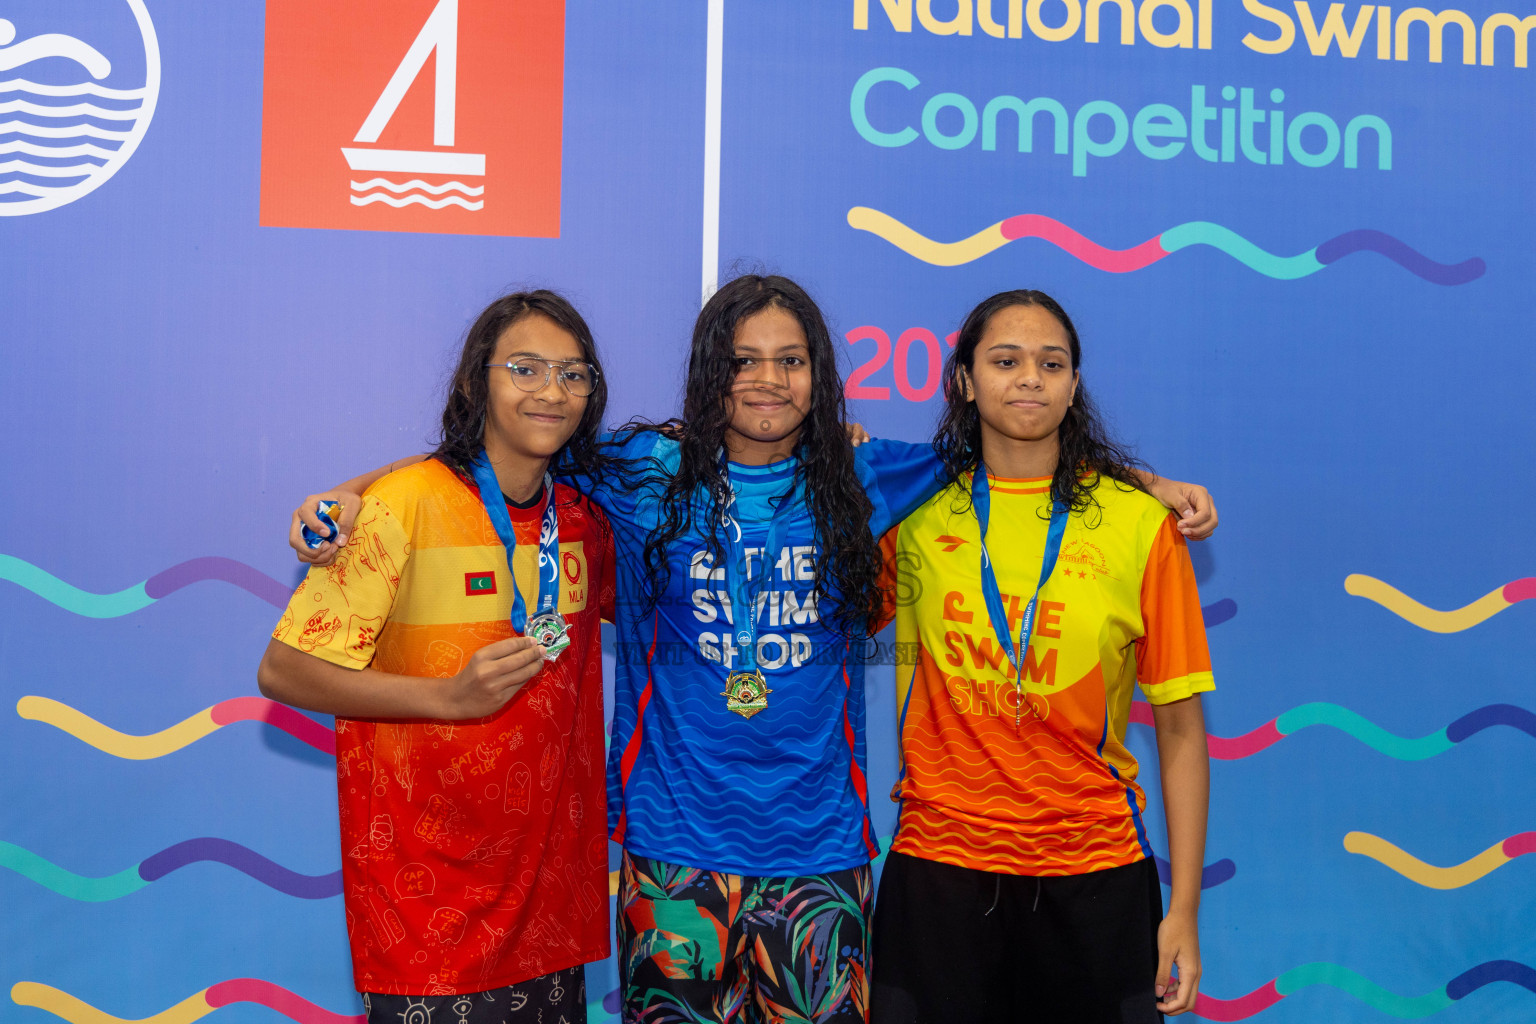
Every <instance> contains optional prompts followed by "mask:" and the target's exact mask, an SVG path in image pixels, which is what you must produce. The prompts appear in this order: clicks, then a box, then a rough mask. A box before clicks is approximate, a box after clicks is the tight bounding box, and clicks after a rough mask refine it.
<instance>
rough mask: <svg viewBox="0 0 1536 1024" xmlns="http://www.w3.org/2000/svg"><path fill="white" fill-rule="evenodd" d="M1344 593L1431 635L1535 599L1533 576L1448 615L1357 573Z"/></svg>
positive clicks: (1481, 620) (1475, 622)
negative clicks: (1364, 600) (1378, 606)
mask: <svg viewBox="0 0 1536 1024" xmlns="http://www.w3.org/2000/svg"><path fill="white" fill-rule="evenodd" d="M1344 591H1345V593H1348V594H1353V595H1354V596H1355V597H1363V598H1365V599H1366V600H1367V601H1375V602H1376V603H1377V604H1379V605H1381V606H1382V607H1383V608H1385V609H1386V610H1387V611H1389V612H1391V613H1392V614H1393V615H1396V616H1397V617H1398V618H1400V619H1407V620H1408V621H1409V622H1411V623H1413V624H1414V625H1415V626H1418V627H1419V628H1420V629H1427V630H1429V631H1430V632H1431V633H1460V632H1461V631H1462V630H1464V629H1471V628H1472V627H1473V626H1477V625H1480V624H1482V623H1484V622H1487V621H1488V620H1489V619H1491V618H1493V617H1494V616H1495V615H1497V614H1499V612H1501V611H1503V610H1504V609H1506V608H1508V607H1510V606H1511V605H1515V604H1518V603H1520V602H1521V601H1529V600H1530V599H1531V598H1536V576H1527V577H1525V578H1524V579H1519V580H1512V581H1510V582H1509V583H1506V584H1504V585H1503V586H1502V587H1499V588H1498V589H1497V590H1493V591H1490V592H1489V593H1487V594H1484V595H1483V596H1482V597H1480V598H1478V599H1477V600H1476V601H1473V602H1472V603H1471V604H1469V605H1464V606H1462V607H1460V608H1456V609H1453V610H1451V611H1448V612H1442V611H1438V610H1436V609H1434V608H1430V607H1429V606H1427V605H1422V604H1420V603H1419V602H1417V601H1415V600H1414V599H1413V598H1411V597H1409V596H1408V595H1407V594H1405V593H1403V592H1402V591H1401V590H1398V589H1397V588H1396V587H1394V586H1392V585H1391V584H1389V583H1383V582H1382V581H1381V580H1378V579H1376V578H1375V577H1374V576H1363V575H1361V574H1360V573H1351V574H1350V575H1348V576H1346V577H1344Z"/></svg>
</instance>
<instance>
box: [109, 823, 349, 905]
mask: <svg viewBox="0 0 1536 1024" xmlns="http://www.w3.org/2000/svg"><path fill="white" fill-rule="evenodd" d="M205 860H211V861H216V862H218V863H220V864H227V865H229V866H230V867H232V868H234V869H235V870H236V871H243V872H245V873H246V874H247V875H250V876H251V877H252V878H254V879H256V881H258V882H260V883H261V884H262V885H265V886H268V887H270V888H273V889H276V890H277V891H278V892H281V893H286V894H287V895H289V896H297V897H298V898H299V899H301V900H323V899H327V898H329V897H331V896H339V895H341V872H340V871H339V870H337V871H332V872H331V873H330V874H328V875H301V874H299V873H298V872H297V871H290V870H288V869H287V868H285V867H283V866H282V865H281V864H278V863H275V862H274V861H270V860H267V858H265V857H263V856H262V855H261V854H259V853H257V852H256V851H255V850H250V849H247V848H246V847H244V846H241V845H240V844H239V843H235V842H231V841H229V840H228V839H213V838H203V839H188V840H187V841H186V842H184V843H177V844H176V845H175V846H172V847H170V848H169V849H165V850H161V851H160V852H159V853H157V854H155V855H154V856H153V857H147V858H145V860H144V862H143V863H142V864H140V865H139V877H140V878H142V879H144V880H145V881H146V882H153V881H155V880H156V879H159V878H164V877H165V876H166V875H168V874H170V873H171V872H172V871H175V870H176V869H177V868H184V867H186V866H187V865H188V864H196V863H197V862H199V861H205Z"/></svg>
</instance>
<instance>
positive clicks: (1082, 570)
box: [1061, 540, 1115, 580]
mask: <svg viewBox="0 0 1536 1024" xmlns="http://www.w3.org/2000/svg"><path fill="white" fill-rule="evenodd" d="M1061 571H1062V572H1063V573H1065V574H1066V577H1067V579H1069V580H1070V579H1079V580H1089V579H1092V580H1096V579H1098V578H1099V577H1100V576H1102V577H1104V578H1105V579H1111V580H1112V579H1114V578H1115V577H1113V576H1111V575H1110V574H1109V560H1108V559H1106V558H1105V557H1104V552H1103V551H1102V550H1100V549H1099V546H1098V545H1096V544H1090V543H1088V542H1087V541H1085V540H1075V541H1073V542H1072V543H1070V544H1068V545H1067V546H1066V547H1064V548H1062V550H1061Z"/></svg>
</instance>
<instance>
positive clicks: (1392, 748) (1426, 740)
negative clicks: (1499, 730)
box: [1275, 701, 1455, 761]
mask: <svg viewBox="0 0 1536 1024" xmlns="http://www.w3.org/2000/svg"><path fill="white" fill-rule="evenodd" d="M1309 725H1328V726H1332V727H1333V728H1335V729H1338V730H1339V731H1340V732H1343V733H1347V734H1348V735H1350V736H1353V737H1354V738H1355V739H1357V740H1359V741H1360V742H1361V743H1364V744H1365V745H1366V746H1368V747H1370V748H1372V749H1373V750H1375V751H1377V752H1378V753H1382V754H1386V755H1387V756H1388V757H1395V758H1397V759H1398V760H1399V761H1422V760H1424V759H1425V758H1427V757H1434V756H1435V755H1436V754H1443V753H1445V752H1446V751H1447V750H1450V749H1451V748H1452V747H1453V746H1455V744H1454V743H1452V742H1451V740H1450V738H1449V737H1447V736H1446V734H1445V730H1444V729H1441V730H1440V731H1439V732H1435V733H1430V734H1429V735H1428V736H1420V737H1419V738H1417V739H1409V738H1407V737H1404V736H1397V735H1394V734H1393V733H1390V732H1387V730H1385V729H1383V728H1382V727H1381V726H1379V725H1377V724H1376V723H1375V722H1372V721H1371V720H1370V719H1368V718H1363V717H1361V716H1360V715H1358V714H1356V713H1355V712H1353V711H1351V710H1349V709H1348V708H1341V707H1339V706H1338V705H1337V704H1328V703H1324V702H1322V701H1318V702H1314V703H1312V704H1300V705H1298V706H1296V707H1294V708H1291V710H1289V711H1287V712H1285V714H1283V715H1281V716H1280V717H1279V718H1277V719H1275V729H1276V730H1277V731H1278V732H1279V733H1280V735H1282V736H1289V735H1290V734H1291V733H1293V732H1297V731H1298V730H1301V729H1305V728H1306V727H1307V726H1309Z"/></svg>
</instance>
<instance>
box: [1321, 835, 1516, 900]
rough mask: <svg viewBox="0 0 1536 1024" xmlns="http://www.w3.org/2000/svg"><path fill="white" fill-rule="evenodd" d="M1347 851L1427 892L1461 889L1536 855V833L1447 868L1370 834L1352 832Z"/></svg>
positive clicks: (1345, 840)
mask: <svg viewBox="0 0 1536 1024" xmlns="http://www.w3.org/2000/svg"><path fill="white" fill-rule="evenodd" d="M1344 849H1346V850H1348V851H1349V852H1350V853H1358V854H1360V855H1362V856H1365V857H1369V858H1371V859H1372V860H1375V861H1380V862H1381V863H1382V864H1385V865H1386V866H1387V867H1389V868H1391V869H1392V870H1393V871H1396V872H1397V873H1398V874H1400V875H1402V876H1403V877H1404V878H1406V879H1408V880H1409V881H1410V882H1417V883H1418V884H1419V885H1422V886H1424V887H1425V888H1427V889H1460V888H1461V887H1462V886H1464V885H1471V884H1472V883H1473V882H1475V881H1477V880H1478V879H1479V878H1482V877H1483V876H1484V875H1486V874H1488V873H1489V872H1492V871H1497V870H1498V869H1499V868H1501V867H1503V866H1504V865H1505V864H1508V863H1509V862H1510V861H1512V860H1514V859H1515V858H1516V857H1523V856H1525V855H1526V854H1528V853H1536V832H1521V833H1519V834H1517V835H1512V836H1510V837H1509V838H1508V839H1505V840H1503V841H1502V842H1498V843H1494V844H1493V845H1492V846H1490V847H1488V849H1486V850H1484V851H1483V852H1482V853H1480V854H1478V855H1477V856H1476V857H1473V858H1472V859H1470V860H1465V861H1462V862H1461V863H1460V864H1453V865H1451V866H1450V867H1446V868H1442V867H1437V866H1436V865H1434V864H1426V863H1425V862H1424V861H1422V860H1419V859H1418V858H1417V857H1415V856H1414V855H1413V854H1411V853H1408V852H1406V851H1404V850H1402V849H1399V848H1398V847H1396V846H1393V845H1392V844H1391V843H1389V842H1387V841H1386V840H1385V839H1383V838H1381V837H1380V836H1373V835H1371V834H1370V833H1369V832H1351V833H1349V834H1348V835H1346V836H1345V837H1344Z"/></svg>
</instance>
